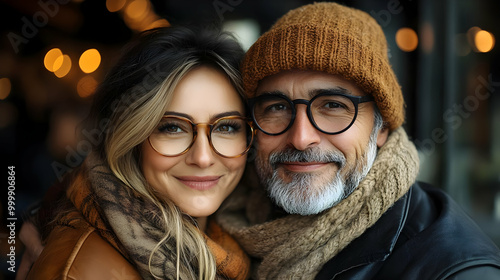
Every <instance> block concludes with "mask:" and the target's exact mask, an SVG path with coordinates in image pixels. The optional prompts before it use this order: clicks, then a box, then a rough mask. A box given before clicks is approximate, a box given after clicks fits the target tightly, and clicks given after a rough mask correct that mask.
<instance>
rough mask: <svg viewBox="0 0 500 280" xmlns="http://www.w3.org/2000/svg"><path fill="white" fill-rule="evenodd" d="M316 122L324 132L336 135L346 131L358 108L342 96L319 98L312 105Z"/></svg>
mask: <svg viewBox="0 0 500 280" xmlns="http://www.w3.org/2000/svg"><path fill="white" fill-rule="evenodd" d="M311 113H312V116H313V119H314V122H315V123H316V125H317V126H318V128H320V129H321V130H323V131H324V132H328V133H336V132H340V131H342V130H344V129H346V128H347V127H348V126H349V125H350V124H351V123H352V122H353V120H354V117H355V115H356V107H355V105H354V103H353V102H352V101H351V99H349V98H347V97H345V96H342V95H323V96H318V97H317V98H316V99H314V101H313V102H312V103H311Z"/></svg>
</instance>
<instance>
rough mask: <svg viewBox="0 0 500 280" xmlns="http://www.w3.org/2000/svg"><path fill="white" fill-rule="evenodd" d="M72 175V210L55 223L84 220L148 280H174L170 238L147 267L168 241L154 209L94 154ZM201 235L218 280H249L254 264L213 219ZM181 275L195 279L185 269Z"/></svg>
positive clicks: (70, 193) (181, 276)
mask: <svg viewBox="0 0 500 280" xmlns="http://www.w3.org/2000/svg"><path fill="white" fill-rule="evenodd" d="M71 175H72V178H71V179H72V180H71V184H70V185H69V188H68V189H67V191H66V195H67V197H68V198H69V200H70V201H71V206H70V207H71V208H72V210H71V211H69V212H67V213H66V214H65V215H64V216H63V217H62V218H61V219H59V220H58V222H57V224H58V225H71V224H72V222H74V220H75V219H77V218H81V217H82V216H83V218H84V219H85V220H86V222H87V223H89V224H90V225H91V226H93V227H94V228H96V230H97V231H98V232H99V234H100V235H101V237H102V238H104V239H105V240H106V241H108V242H109V243H110V244H111V245H112V246H113V247H114V248H115V249H116V250H118V251H119V252H120V253H121V254H122V255H123V256H124V257H125V258H127V259H128V260H129V261H130V262H131V263H134V264H135V266H136V268H137V269H138V271H139V273H140V274H141V276H142V277H143V278H144V279H154V277H153V276H152V275H151V272H152V273H154V275H156V276H158V277H159V278H161V279H175V275H176V257H175V252H176V248H175V241H173V240H168V241H167V242H165V243H163V245H162V246H161V247H160V249H159V250H158V251H157V252H156V253H155V255H154V257H153V260H152V262H151V272H150V268H149V265H148V263H149V256H150V254H151V252H152V251H153V249H154V248H155V246H156V245H157V243H158V242H159V241H160V240H161V239H162V238H163V237H164V230H162V229H163V228H164V224H163V223H164V222H163V221H162V219H161V218H160V216H159V215H160V214H159V210H158V209H157V208H156V206H155V205H154V204H153V203H151V202H149V200H146V199H142V198H141V196H140V195H138V194H137V193H135V192H133V191H131V190H130V189H128V188H127V187H126V186H125V185H123V184H122V183H121V182H120V181H119V180H118V179H117V178H116V177H115V176H114V175H113V174H111V172H110V171H109V169H108V167H107V166H106V165H105V164H103V162H102V161H101V160H100V159H98V157H97V156H94V155H93V154H90V155H89V156H88V157H87V159H86V160H85V162H84V164H83V165H82V166H81V167H80V168H78V169H77V170H75V171H74V172H73V174H71ZM71 208H70V209H71ZM75 208H76V209H75ZM202 234H203V236H204V237H205V240H206V241H207V244H208V247H209V249H210V252H211V253H212V255H213V256H214V258H215V259H216V264H217V274H218V277H219V278H226V279H227V278H230V279H246V278H247V275H248V273H249V266H250V261H249V259H248V257H247V256H246V254H245V253H244V252H243V250H242V249H241V247H240V246H239V245H238V243H236V241H235V240H234V239H233V238H232V237H231V236H229V235H228V234H227V233H226V232H225V231H223V230H222V229H221V228H220V227H219V226H218V225H217V224H216V223H215V222H214V221H213V219H209V223H208V226H207V235H205V234H204V233H202ZM195 271H197V269H196V268H195ZM179 277H180V279H189V278H191V276H189V275H188V274H187V273H186V272H185V271H182V270H181V271H180V272H179Z"/></svg>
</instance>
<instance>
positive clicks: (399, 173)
mask: <svg viewBox="0 0 500 280" xmlns="http://www.w3.org/2000/svg"><path fill="white" fill-rule="evenodd" d="M418 167H419V160H418V154H417V150H416V149H415V146H414V145H413V143H411V142H410V141H409V140H408V137H407V135H406V133H405V131H404V130H403V129H402V128H399V129H397V130H395V131H393V132H392V133H391V134H390V135H389V138H388V140H387V142H386V143H385V145H383V147H382V148H380V149H379V151H378V154H377V157H376V160H375V162H374V164H373V167H372V168H371V170H370V171H369V173H368V175H367V176H366V178H365V179H364V180H363V181H362V182H361V183H360V184H359V186H358V187H357V188H356V190H355V191H354V192H353V193H352V194H351V195H350V196H349V197H347V198H346V199H344V200H343V201H342V202H340V203H339V204H337V205H336V206H334V207H332V208H331V209H329V210H326V211H325V212H323V213H320V214H318V215H312V216H300V215H287V216H284V217H282V218H278V219H275V220H272V221H268V222H265V221H262V219H264V217H265V216H267V214H268V213H269V212H270V209H271V208H270V207H269V205H270V202H269V199H267V198H265V199H264V196H263V195H262V188H261V187H258V184H257V183H256V182H255V181H247V182H245V183H250V184H251V186H247V187H245V186H241V188H239V190H238V192H237V193H235V194H234V196H233V197H232V198H231V199H232V200H231V201H230V203H231V204H228V205H226V206H225V208H224V209H222V211H220V213H219V214H218V216H217V220H218V223H219V224H220V225H221V226H222V227H223V228H225V229H226V230H227V231H228V232H229V233H230V234H231V235H232V236H233V237H234V238H235V239H236V240H237V241H238V242H239V243H240V244H241V245H242V246H243V248H244V250H245V251H246V252H247V253H248V254H249V255H250V256H252V257H254V258H256V259H257V260H260V262H259V263H257V264H256V265H255V266H254V267H253V268H252V270H253V271H252V278H255V279H291V278H297V279H308V278H314V275H316V274H317V273H318V272H319V270H320V269H321V268H322V266H323V265H324V264H325V263H326V262H327V261H328V260H330V259H331V258H333V257H334V256H335V255H337V254H338V253H339V252H340V251H341V250H342V249H343V248H345V247H346V246H347V245H348V244H349V243H350V242H351V241H353V240H354V239H356V238H357V237H359V236H360V235H361V234H363V233H364V232H365V230H366V229H368V228H369V227H370V226H372V225H373V224H374V223H375V222H376V221H377V220H378V219H379V218H380V217H381V215H382V214H383V213H384V212H385V211H387V210H388V209H389V208H390V207H391V206H392V205H393V204H394V202H396V201H397V200H398V199H399V198H401V197H402V196H403V195H404V194H405V193H406V192H408V190H409V188H410V186H411V185H412V184H413V183H414V181H415V179H416V176H417V173H418ZM238 205H240V206H238ZM243 208H244V209H243ZM266 209H267V210H266Z"/></svg>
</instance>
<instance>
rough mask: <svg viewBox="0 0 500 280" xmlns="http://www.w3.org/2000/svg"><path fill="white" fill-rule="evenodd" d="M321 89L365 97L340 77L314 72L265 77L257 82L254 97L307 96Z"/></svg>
mask: <svg viewBox="0 0 500 280" xmlns="http://www.w3.org/2000/svg"><path fill="white" fill-rule="evenodd" d="M321 89H342V90H343V91H345V93H346V94H351V95H365V94H364V93H363V91H362V90H361V89H360V88H359V87H358V86H357V85H356V84H355V83H353V82H351V81H349V80H347V79H345V78H343V77H342V76H340V75H333V74H330V73H326V72H321V71H314V70H286V71H281V72H279V73H277V74H274V75H270V76H267V77H265V78H264V79H262V80H261V81H260V82H259V85H258V87H257V91H256V95H261V94H263V93H268V92H280V93H282V94H285V95H293V94H296V93H301V94H308V93H312V92H315V91H318V90H321Z"/></svg>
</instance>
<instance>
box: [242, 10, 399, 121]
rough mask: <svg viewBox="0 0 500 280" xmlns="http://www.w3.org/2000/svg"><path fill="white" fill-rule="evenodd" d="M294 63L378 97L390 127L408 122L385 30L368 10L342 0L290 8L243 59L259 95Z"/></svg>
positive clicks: (251, 88) (249, 86) (250, 90)
mask: <svg viewBox="0 0 500 280" xmlns="http://www.w3.org/2000/svg"><path fill="white" fill-rule="evenodd" d="M291 69H302V70H316V71H323V72H327V73H330V74H334V75H341V76H342V77H344V78H345V79H347V80H350V81H352V82H354V83H355V84H357V85H358V86H359V87H360V88H361V89H362V90H363V91H364V92H365V93H366V94H371V95H373V96H374V97H375V102H376V103H377V106H378V108H379V110H380V112H381V113H382V117H383V119H384V121H385V122H386V123H387V124H388V127H389V129H390V130H394V129H396V128H397V127H399V126H401V124H402V123H403V122H404V101H403V95H402V93H401V88H400V86H399V84H398V81H397V79H396V76H395V74H394V72H393V70H392V68H391V65H390V64H389V59H388V57H387V42H386V39H385V35H384V33H383V31H382V29H381V27H380V26H379V25H378V24H377V22H376V21H375V19H373V18H372V17H371V16H370V15H368V14H367V13H365V12H362V11H360V10H356V9H353V8H349V7H345V6H342V5H339V4H336V3H315V4H310V5H306V6H303V7H300V8H298V9H295V10H292V11H290V12H288V13H287V14H286V15H284V16H283V17H282V18H281V19H279V20H278V21H277V22H276V23H275V24H274V26H273V27H271V29H270V30H269V31H268V32H266V33H265V34H263V35H262V36H261V37H260V38H259V39H258V40H257V42H256V43H255V44H254V45H253V46H252V47H251V48H250V49H249V50H248V52H247V54H246V56H245V58H244V60H243V63H242V68H241V70H242V74H243V82H244V86H245V90H246V93H247V95H248V96H249V97H252V96H254V95H255V91H256V89H257V86H258V82H259V81H261V80H262V79H263V78H265V77H267V76H270V75H273V74H277V73H279V72H281V71H285V70H291Z"/></svg>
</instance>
